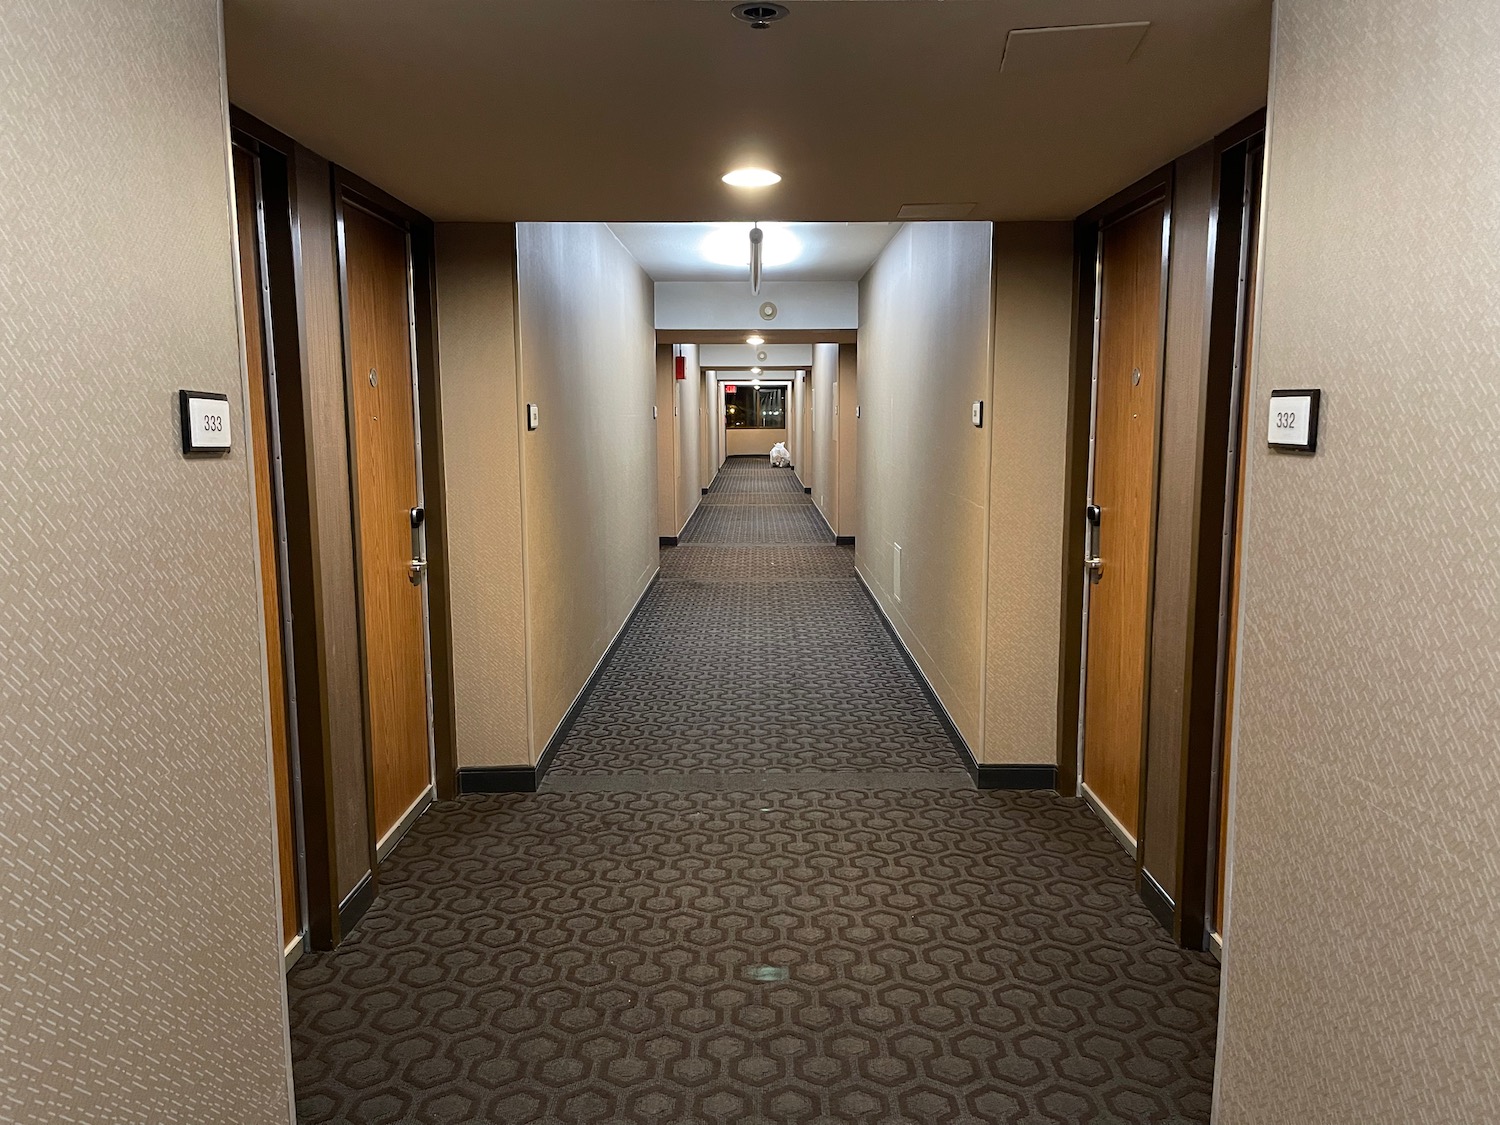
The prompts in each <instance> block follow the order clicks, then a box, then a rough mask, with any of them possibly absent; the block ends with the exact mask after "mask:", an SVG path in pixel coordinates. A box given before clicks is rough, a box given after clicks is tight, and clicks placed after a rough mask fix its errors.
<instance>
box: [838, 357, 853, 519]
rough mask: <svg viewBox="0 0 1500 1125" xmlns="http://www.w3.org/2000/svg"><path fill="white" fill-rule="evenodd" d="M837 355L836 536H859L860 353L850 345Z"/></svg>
mask: <svg viewBox="0 0 1500 1125" xmlns="http://www.w3.org/2000/svg"><path fill="white" fill-rule="evenodd" d="M838 349H839V352H838V355H839V395H838V402H839V409H838V434H839V445H838V449H839V473H838V478H839V503H838V512H839V519H838V524H837V526H835V527H834V531H835V532H837V533H838V534H839V535H858V534H859V409H858V408H859V353H858V349H857V348H856V347H855V346H854V345H853V344H840V345H839V346H838Z"/></svg>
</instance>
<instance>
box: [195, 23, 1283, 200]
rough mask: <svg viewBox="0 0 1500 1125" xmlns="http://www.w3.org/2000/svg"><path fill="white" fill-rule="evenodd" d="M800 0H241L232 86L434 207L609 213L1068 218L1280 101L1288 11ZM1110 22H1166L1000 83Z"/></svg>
mask: <svg viewBox="0 0 1500 1125" xmlns="http://www.w3.org/2000/svg"><path fill="white" fill-rule="evenodd" d="M786 3H787V6H788V7H789V8H790V9H791V14H790V15H789V16H788V18H787V19H786V20H785V21H783V22H781V23H778V24H776V25H774V26H772V27H771V28H769V29H767V30H763V31H760V30H754V29H752V28H750V27H748V26H746V25H744V24H742V23H739V22H737V21H735V20H734V19H733V18H731V16H730V9H731V7H732V6H733V5H732V3H731V0H441V2H438V3H431V2H429V3H417V2H413V0H316V2H309V0H225V4H224V10H225V37H226V45H227V47H226V49H227V55H228V64H229V89H230V98H231V100H232V101H233V102H234V103H235V104H236V105H239V106H240V107H242V108H243V109H245V110H247V111H249V112H250V113H252V114H254V115H255V116H257V117H260V118H262V119H263V120H265V121H266V122H267V123H269V124H271V125H273V126H275V127H276V128H278V129H280V130H282V131H283V132H286V133H289V134H290V135H292V136H293V137H295V138H297V139H298V140H300V141H302V142H303V143H304V144H306V145H308V146H309V147H311V148H313V149H315V150H316V151H318V152H320V153H322V154H323V155H324V156H327V157H328V158H330V159H332V160H334V161H336V162H338V163H340V164H343V165H344V166H346V167H347V168H349V169H351V170H352V171H354V172H356V173H358V174H359V175H361V176H364V177H365V178H366V179H369V180H372V181H373V182H375V183H377V184H379V185H380V186H381V187H383V188H385V189H386V190H387V191H390V192H391V193H393V194H395V195H397V196H399V197H400V198H402V199H404V200H405V201H406V202H408V203H409V204H411V205H412V206H414V207H417V208H418V209H420V210H422V211H424V212H426V213H427V214H428V215H430V216H431V217H432V218H434V219H438V220H457V219H470V220H489V221H494V220H522V219H527V220H609V221H617V222H618V221H671V220H710V219H720V220H727V219H740V220H748V219H785V220H832V221H855V220H862V221H890V220H893V219H895V218H896V216H897V213H898V211H899V210H900V208H901V207H902V206H903V205H907V204H955V203H956V204H975V206H974V208H973V210H972V211H971V212H969V214H968V217H969V218H974V219H1061V218H1071V217H1073V216H1075V215H1077V214H1079V213H1080V212H1082V211H1084V210H1087V209H1088V208H1089V207H1091V206H1092V205H1093V204H1095V203H1097V202H1099V201H1100V200H1101V199H1103V198H1106V197H1107V196H1109V195H1110V194H1112V193H1113V192H1115V191H1117V190H1118V189H1120V188H1122V187H1124V186H1126V185H1127V184H1129V183H1130V182H1132V181H1133V180H1135V179H1137V178H1139V177H1140V176H1142V175H1144V174H1146V173H1147V172H1149V171H1151V170H1152V169H1154V168H1156V167H1159V166H1160V165H1161V164H1163V163H1165V162H1166V161H1168V160H1170V159H1172V158H1173V157H1175V156H1177V155H1180V154H1181V153H1183V152H1185V151H1187V150H1189V149H1190V148H1192V147H1194V146H1196V145H1198V144H1199V143H1201V142H1203V141H1205V140H1208V139H1209V138H1211V137H1212V136H1213V135H1214V134H1215V133H1217V132H1219V131H1221V130H1223V129H1224V128H1226V127H1228V126H1229V125H1231V124H1233V123H1234V122H1236V121H1237V120H1239V119H1240V118H1242V117H1244V116H1246V115H1247V114H1249V113H1251V112H1253V111H1254V110H1256V109H1258V108H1259V107H1260V106H1262V105H1263V104H1264V102H1265V95H1266V80H1267V79H1266V75H1267V60H1268V54H1269V40H1270V0H786ZM1101 21H1108V22H1110V23H1117V22H1127V21H1149V23H1150V25H1151V26H1150V28H1149V29H1148V30H1147V31H1146V34H1145V36H1144V39H1142V40H1141V41H1140V45H1139V47H1136V48H1134V49H1133V53H1132V54H1130V55H1129V57H1128V60H1125V59H1122V58H1121V57H1111V56H1110V53H1109V52H1108V51H1102V52H1101V51H1098V50H1090V49H1087V44H1086V43H1085V39H1086V38H1087V37H1085V36H1080V37H1078V40H1079V43H1080V44H1082V47H1081V48H1080V49H1078V50H1071V49H1070V48H1069V47H1068V43H1070V42H1071V40H1068V41H1065V42H1063V43H1062V47H1063V49H1062V50H1060V51H1059V50H1056V49H1053V47H1055V46H1056V45H1055V44H1053V45H1052V46H1050V47H1049V49H1048V50H1046V51H1043V52H1041V54H1040V55H1039V56H1036V57H1034V58H1032V59H1031V61H1030V62H1029V63H1028V65H1026V66H1014V67H1009V68H1008V69H1007V72H1005V73H1002V72H1001V69H1000V66H1001V60H1002V58H1003V57H1004V55H1005V50H1006V42H1007V38H1008V35H1009V32H1010V31H1012V30H1016V29H1022V28H1037V27H1048V26H1054V25H1065V24H1097V23H1099V22H1101ZM1048 42H1049V43H1050V42H1051V41H1048ZM1033 55H1036V53H1035V52H1033ZM1037 58H1040V60H1041V61H1040V63H1038V62H1037V61H1036V60H1037ZM746 163H761V164H765V165H768V166H770V167H773V168H775V169H776V170H777V171H779V172H781V174H782V175H783V176H784V180H783V182H782V183H781V184H779V185H777V186H776V187H774V188H769V189H764V190H760V191H753V192H752V191H745V190H736V189H732V188H728V187H726V186H725V185H724V184H722V183H721V182H720V176H721V175H722V174H723V173H724V172H725V171H727V170H728V169H729V168H731V167H735V166H737V165H741V164H746Z"/></svg>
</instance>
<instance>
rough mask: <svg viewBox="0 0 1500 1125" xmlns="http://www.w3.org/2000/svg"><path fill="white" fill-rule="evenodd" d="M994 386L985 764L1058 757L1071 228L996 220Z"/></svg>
mask: <svg viewBox="0 0 1500 1125" xmlns="http://www.w3.org/2000/svg"><path fill="white" fill-rule="evenodd" d="M994 271H995V329H994V332H995V359H994V388H993V389H992V391H991V392H990V397H989V401H988V402H986V404H985V410H986V411H987V412H988V415H989V417H988V418H987V419H986V422H985V425H986V426H987V427H988V428H989V430H990V442H991V454H990V473H989V576H988V597H987V599H986V600H987V609H986V617H987V630H988V632H987V636H986V640H985V696H984V716H985V718H984V753H983V760H984V761H985V762H987V763H993V764H1005V765H1009V764H1028V763H1029V764H1044V765H1045V764H1051V763H1053V762H1055V761H1056V758H1057V686H1058V685H1057V664H1058V658H1059V651H1058V650H1059V647H1060V637H1059V634H1058V621H1059V618H1060V614H1061V604H1060V603H1061V600H1062V591H1061V589H1060V587H1059V584H1058V575H1059V574H1060V573H1061V568H1062V550H1063V536H1062V533H1063V521H1064V519H1065V518H1067V517H1066V514H1065V512H1064V502H1065V497H1064V485H1065V473H1066V467H1067V436H1068V383H1069V380H1070V379H1071V378H1072V371H1071V368H1070V364H1069V356H1070V339H1071V332H1072V321H1073V296H1074V292H1073V227H1072V224H1071V223H997V224H996V225H995V250H994Z"/></svg>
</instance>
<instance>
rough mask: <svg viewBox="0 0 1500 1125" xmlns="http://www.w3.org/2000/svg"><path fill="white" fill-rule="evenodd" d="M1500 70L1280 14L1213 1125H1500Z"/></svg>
mask: <svg viewBox="0 0 1500 1125" xmlns="http://www.w3.org/2000/svg"><path fill="white" fill-rule="evenodd" d="M1497 73H1500V8H1497V7H1496V6H1495V5H1493V4H1476V3H1471V2H1469V0H1279V2H1278V3H1277V5H1276V36H1275V48H1274V61H1273V81H1272V88H1271V101H1270V138H1269V150H1268V151H1269V170H1268V177H1267V195H1266V227H1265V249H1264V269H1263V273H1262V297H1261V300H1262V304H1261V320H1260V339H1259V348H1258V358H1257V361H1256V374H1255V376H1254V380H1253V386H1252V388H1251V395H1250V409H1251V410H1252V411H1253V414H1252V427H1253V432H1254V433H1255V435H1256V440H1255V441H1254V442H1252V443H1251V444H1250V446H1249V450H1250V455H1249V461H1250V475H1249V478H1248V485H1247V487H1248V507H1247V517H1248V518H1247V525H1248V526H1247V529H1246V532H1245V546H1244V551H1245V554H1244V578H1243V587H1242V593H1243V599H1244V601H1243V619H1242V621H1243V631H1242V640H1241V649H1240V651H1241V654H1242V656H1241V662H1240V667H1239V680H1238V688H1237V698H1238V707H1237V721H1238V734H1237V736H1236V743H1235V744H1236V750H1235V763H1236V764H1235V773H1234V797H1233V819H1232V822H1231V823H1232V843H1231V846H1232V860H1233V868H1232V871H1233V874H1232V876H1231V879H1232V881H1231V886H1230V898H1229V912H1230V913H1229V920H1228V935H1227V936H1228V947H1227V949H1226V961H1225V964H1226V976H1225V994H1224V1006H1223V1015H1222V1019H1223V1024H1222V1030H1221V1050H1220V1054H1219V1063H1218V1078H1219V1089H1218V1104H1217V1113H1216V1115H1215V1118H1214V1120H1215V1122H1216V1123H1217V1125H1306V1123H1309V1122H1316V1123H1318V1125H1489V1123H1492V1122H1495V1121H1497V1120H1500V1080H1497V1075H1500V1034H1497V1033H1496V1014H1497V1013H1500V895H1497V894H1496V887H1497V870H1500V803H1497V801H1496V794H1497V793H1500V733H1497V732H1500V358H1497V357H1500V301H1497V295H1500V254H1497V253H1496V247H1497V246H1500V160H1497V159H1496V153H1497V152H1500V82H1497V81H1496V74H1497ZM1273 387H1285V388H1301V387H1321V388H1322V389H1323V393H1324V400H1323V418H1322V432H1321V434H1320V435H1319V450H1318V452H1317V454H1316V455H1315V456H1313V457H1310V458H1309V457H1302V456H1294V455H1287V454H1275V453H1272V452H1270V451H1268V450H1267V449H1266V447H1265V445H1264V444H1263V442H1264V434H1265V427H1266V415H1267V411H1268V395H1269V392H1270V391H1271V389H1272V388H1273Z"/></svg>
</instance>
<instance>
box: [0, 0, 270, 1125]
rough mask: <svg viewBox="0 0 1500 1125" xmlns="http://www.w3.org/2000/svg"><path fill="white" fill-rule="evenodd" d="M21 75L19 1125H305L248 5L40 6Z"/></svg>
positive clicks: (13, 501)
mask: <svg viewBox="0 0 1500 1125" xmlns="http://www.w3.org/2000/svg"><path fill="white" fill-rule="evenodd" d="M0 72H3V73H4V74H5V76H6V78H5V82H4V84H3V86H0V132H3V134H4V136H5V147H6V155H7V160H6V164H5V171H4V173H0V175H3V176H4V181H5V182H4V189H3V191H0V229H3V230H4V231H5V240H6V242H5V253H4V254H3V255H0V292H4V293H5V294H6V299H5V301H4V302H3V303H0V338H3V339H4V340H5V341H6V343H5V346H4V347H3V348H0V383H3V385H4V386H5V388H6V393H5V394H4V395H0V448H3V449H4V450H5V455H4V456H3V457H0V496H3V497H4V503H3V504H0V847H3V849H4V851H5V852H6V854H7V856H8V858H10V859H11V860H12V862H9V863H7V864H6V865H5V866H4V868H3V871H4V874H3V875H0V934H3V940H0V981H3V984H0V991H3V993H4V1001H3V1003H0V1071H3V1073H4V1074H5V1075H6V1081H5V1082H4V1084H3V1085H0V1119H3V1120H6V1121H18V1122H19V1121H27V1122H33V1121H35V1122H42V1121H77V1122H103V1121H230V1120H233V1121H238V1122H246V1123H253V1125H278V1123H285V1122H287V1121H289V1119H290V1116H291V1108H290V1087H289V1078H290V1075H289V1068H288V1054H287V1036H286V1027H285V1006H284V1000H283V994H282V983H281V948H282V946H281V940H280V933H279V925H278V921H277V919H278V914H279V910H278V907H277V903H276V894H277V890H276V879H275V859H274V843H273V839H272V828H271V825H272V816H271V801H270V769H269V753H268V747H267V737H266V696H265V685H264V681H263V671H262V669H263V653H262V649H261V643H262V641H261V638H262V635H263V634H262V631H261V625H260V620H259V612H260V610H259V602H260V599H259V594H258V590H259V585H258V576H257V573H256V554H255V546H254V534H255V523H254V513H253V510H252V491H251V484H250V473H249V468H248V465H247V462H246V457H245V443H244V441H243V434H244V417H245V415H244V402H245V393H246V392H245V377H244V373H243V370H242V367H241V361H240V343H239V333H238V331H237V316H238V312H237V310H238V301H237V297H236V291H235V276H236V270H235V262H234V259H233V254H232V246H233V225H232V219H231V208H230V203H229V182H228V151H227V137H226V121H225V103H224V92H223V91H224V87H223V82H224V75H223V69H222V65H221V57H220V27H219V8H218V5H217V4H215V3H211V2H207V0H149V2H148V0H142V2H140V3H136V4H132V5H126V6H119V7H116V8H114V9H112V10H111V12H110V14H109V18H108V19H101V18H100V11H99V8H98V5H96V4H93V3H84V2H80V0H56V2H54V3H50V4H46V5H39V4H29V5H24V6H22V7H20V8H19V9H18V8H17V7H16V6H15V5H11V6H9V7H7V8H6V9H4V10H3V12H0ZM181 387H190V388H194V389H201V390H212V391H221V392H224V393H226V394H228V396H229V398H230V403H231V413H232V420H231V433H232V434H234V435H239V437H240V440H239V441H238V442H237V444H236V448H235V449H234V451H233V452H231V453H230V454H228V455H227V456H222V457H213V458H207V459H202V460H188V459H186V458H184V457H183V455H182V453H181V452H180V447H179V436H178V421H177V391H178V389H179V388H181Z"/></svg>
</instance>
